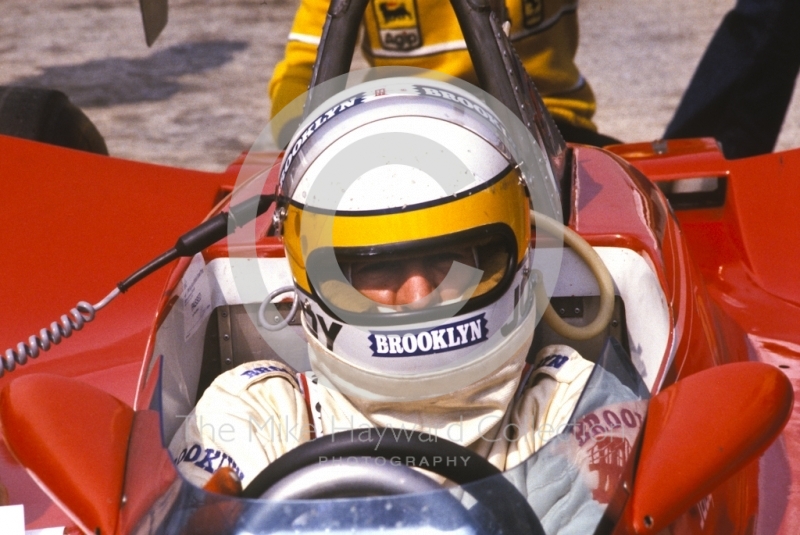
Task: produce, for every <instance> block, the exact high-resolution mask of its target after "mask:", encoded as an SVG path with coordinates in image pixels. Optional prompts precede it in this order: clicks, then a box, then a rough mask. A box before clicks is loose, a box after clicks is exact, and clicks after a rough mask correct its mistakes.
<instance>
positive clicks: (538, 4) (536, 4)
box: [522, 0, 544, 28]
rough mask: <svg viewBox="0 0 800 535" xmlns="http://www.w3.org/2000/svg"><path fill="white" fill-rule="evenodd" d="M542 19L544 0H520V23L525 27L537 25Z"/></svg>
mask: <svg viewBox="0 0 800 535" xmlns="http://www.w3.org/2000/svg"><path fill="white" fill-rule="evenodd" d="M542 20H544V0H522V24H524V25H525V27H526V28H533V27H534V26H538V25H539V24H541V22H542Z"/></svg>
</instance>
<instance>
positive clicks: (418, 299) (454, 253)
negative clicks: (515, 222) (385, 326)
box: [308, 224, 517, 316]
mask: <svg viewBox="0 0 800 535" xmlns="http://www.w3.org/2000/svg"><path fill="white" fill-rule="evenodd" d="M331 252H332V253H333V254H331ZM516 257H517V254H516V240H515V239H514V236H513V233H512V232H511V230H510V229H509V228H508V227H507V226H505V225H499V224H498V225H490V226H489V227H485V228H479V229H472V230H470V231H466V232H462V233H459V234H456V235H450V236H445V237H436V238H430V239H426V240H417V241H414V242H409V243H401V244H391V245H381V246H369V247H349V248H333V249H332V250H331V249H330V248H328V249H326V250H318V251H315V252H313V253H312V254H311V255H309V257H308V266H309V268H311V266H317V267H318V266H319V265H320V264H324V263H325V262H327V263H328V265H330V264H331V263H332V262H335V268H334V266H330V268H329V269H323V270H319V269H315V270H311V269H309V275H310V276H312V275H317V274H318V275H321V276H320V277H319V278H318V279H317V280H312V281H311V282H312V287H313V288H314V289H315V291H316V292H317V294H318V295H319V296H320V297H321V298H322V301H323V302H324V303H325V305H327V306H328V307H329V308H330V309H331V312H333V313H335V314H337V315H341V313H343V312H344V313H349V314H364V315H366V316H369V315H374V314H378V315H391V314H402V315H408V314H411V313H414V312H418V311H426V310H427V311H430V310H435V309H441V308H442V307H447V308H448V309H451V308H452V307H457V308H458V309H464V307H466V306H467V305H468V304H472V303H476V304H477V306H469V308H468V309H465V310H463V312H467V311H468V310H470V309H474V308H477V307H479V306H485V305H486V304H488V303H489V302H490V301H492V300H494V299H495V298H496V297H497V296H499V295H500V294H501V293H502V291H503V290H504V289H505V288H503V286H507V283H508V281H510V279H511V276H512V275H513V268H514V266H515V265H516V261H517V258H516ZM317 272H320V273H317Z"/></svg>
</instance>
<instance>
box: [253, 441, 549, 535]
mask: <svg viewBox="0 0 800 535" xmlns="http://www.w3.org/2000/svg"><path fill="white" fill-rule="evenodd" d="M367 431H371V432H367ZM349 457H373V458H375V457H384V458H388V459H391V458H395V457H399V458H400V459H401V460H402V461H403V462H404V464H406V465H407V466H412V465H413V466H416V467H419V468H424V469H426V470H429V471H431V472H434V473H436V474H438V475H441V476H444V477H446V478H447V479H449V480H451V481H453V482H454V483H456V484H458V485H460V486H463V485H467V488H466V489H465V490H466V491H467V492H468V493H469V494H470V495H472V496H473V498H475V500H476V501H477V502H478V503H480V504H482V505H483V506H484V508H485V509H486V510H487V511H491V513H492V516H493V517H494V518H495V521H496V523H498V524H499V526H500V527H502V532H503V533H508V534H515V535H516V534H521V533H530V534H542V535H544V530H543V528H542V526H541V523H540V522H539V519H538V518H537V516H536V514H535V513H534V512H533V510H532V509H531V507H530V505H529V504H528V501H527V500H526V499H525V497H524V496H523V495H522V494H520V492H519V491H518V490H517V489H516V487H514V485H513V484H511V482H510V481H508V480H507V479H506V478H504V477H503V476H502V472H500V470H498V469H497V468H496V467H495V466H494V465H492V464H491V463H490V462H489V461H487V460H486V459H485V458H483V457H482V456H480V455H478V454H477V453H475V452H473V451H471V450H469V449H467V448H465V447H464V446H461V445H459V444H456V443H454V442H451V441H449V440H446V439H443V438H441V437H437V436H434V435H430V434H427V433H420V432H418V431H410V430H405V429H392V428H373V429H371V430H368V429H358V430H352V431H341V432H339V433H334V434H332V435H326V436H322V437H319V438H317V439H315V440H312V441H310V442H306V443H304V444H301V445H300V446H298V447H297V448H294V449H293V450H291V451H289V452H287V453H286V454H284V455H282V456H281V457H279V458H278V459H277V460H275V461H274V462H273V463H271V464H269V465H268V466H267V467H266V468H264V470H262V471H261V473H260V474H258V475H257V476H256V477H255V478H254V479H253V480H252V481H251V482H250V484H249V485H248V486H247V488H246V489H244V491H243V493H242V497H243V498H250V499H258V498H259V497H260V496H261V495H262V494H264V493H265V492H266V491H267V489H268V488H270V487H271V486H272V485H274V484H275V483H277V482H278V481H280V480H281V479H283V478H284V477H287V476H289V475H290V474H292V473H293V472H295V471H297V470H300V469H302V468H305V467H307V466H311V465H313V464H317V463H320V462H321V461H325V460H328V459H334V458H345V459H346V458H349ZM454 458H455V459H457V460H458V461H459V462H447V461H446V460H447V459H454ZM409 461H410V462H409ZM486 478H492V479H491V484H489V485H484V484H475V485H472V483H476V482H478V481H481V480H484V479H486Z"/></svg>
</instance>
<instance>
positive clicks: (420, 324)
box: [275, 77, 535, 400]
mask: <svg viewBox="0 0 800 535" xmlns="http://www.w3.org/2000/svg"><path fill="white" fill-rule="evenodd" d="M505 135H506V134H505V130H504V128H503V126H502V124H501V123H500V121H499V120H498V118H497V116H496V115H495V114H494V113H493V112H492V111H491V109H490V108H489V107H488V106H487V105H486V104H485V103H484V102H482V101H481V100H480V99H479V98H477V97H476V96H474V95H472V94H470V93H469V92H467V91H465V90H462V89H461V88H459V87H456V86H453V85H451V84H447V83H444V82H440V81H436V80H428V79H420V78H402V77H400V78H389V79H384V80H377V81H372V82H368V83H364V84H360V85H357V86H355V87H352V88H350V89H348V90H346V91H344V92H342V93H339V94H338V95H336V96H335V97H333V98H331V99H329V100H328V101H327V102H325V103H324V104H323V105H322V106H320V107H319V108H317V109H316V110H315V111H313V112H312V113H310V114H309V116H308V118H307V119H306V120H304V121H303V123H302V124H301V125H300V127H299V129H298V131H297V133H296V134H295V135H294V137H293V139H292V141H291V142H290V143H289V145H288V148H287V150H286V153H285V156H284V161H283V164H282V167H281V175H280V184H279V186H278V198H279V205H278V209H277V210H276V215H275V222H276V227H277V228H279V229H280V231H281V233H282V236H283V239H284V246H285V249H286V257H287V259H288V261H289V265H290V268H291V271H292V275H293V278H294V283H295V286H296V290H297V292H298V293H299V299H300V302H301V304H302V310H303V325H304V328H305V330H306V333H307V335H308V338H309V345H310V353H309V354H310V359H311V364H312V367H313V368H314V369H315V371H317V374H318V375H319V376H321V377H323V378H326V379H327V381H328V382H329V383H332V385H333V386H334V387H336V388H338V389H339V390H340V391H342V392H343V393H344V394H346V395H349V396H359V397H369V398H372V399H382V400H403V399H417V400H418V399H424V398H427V397H433V396H437V395H442V394H446V393H448V392H452V391H455V390H457V389H459V388H462V387H464V386H466V385H469V384H472V383H474V382H476V381H479V380H481V379H483V378H485V377H486V376H488V375H490V374H492V373H494V372H495V371H496V370H498V369H499V368H500V367H501V366H502V365H503V364H505V363H506V362H507V361H508V360H509V357H510V356H511V355H518V354H519V352H520V349H521V348H522V346H523V345H526V344H529V343H530V339H531V337H532V333H533V327H534V324H535V319H534V316H535V314H534V313H533V310H534V306H533V305H534V296H533V291H532V288H531V281H530V266H529V263H530V256H531V255H530V215H529V207H530V198H529V194H528V189H527V188H526V185H525V181H524V180H523V179H522V178H521V176H520V172H519V166H518V165H517V164H516V163H515V162H514V161H513V159H512V157H511V156H510V151H508V150H507V148H506V146H505V145H504V142H503V139H504V136H505ZM454 251H455V252H454ZM465 252H467V253H466V255H465ZM420 259H421V260H422V261H423V262H427V263H431V264H436V265H438V266H441V265H445V266H446V267H447V268H449V271H446V273H447V276H446V277H444V280H442V281H441V283H440V284H439V287H438V288H437V290H436V291H435V297H432V298H431V297H429V298H427V299H426V300H424V302H423V300H420V301H419V302H417V303H415V304H412V305H408V304H401V305H397V304H391V303H386V302H376V301H373V300H372V299H370V298H369V297H367V295H365V293H366V292H364V293H362V292H361V291H359V290H357V289H356V288H355V287H354V284H353V283H354V278H357V277H359V276H360V274H361V273H362V272H363V270H364V266H367V267H368V269H386V268H387V266H389V267H390V266H401V265H403V263H404V262H407V261H410V260H412V261H413V260H417V261H419V260H420ZM448 262H449V264H448ZM375 266H379V268H375ZM362 290H363V288H362Z"/></svg>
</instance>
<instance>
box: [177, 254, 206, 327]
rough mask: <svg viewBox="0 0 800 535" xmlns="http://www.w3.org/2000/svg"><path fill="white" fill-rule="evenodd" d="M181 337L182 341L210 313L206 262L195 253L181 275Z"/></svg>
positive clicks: (201, 256)
mask: <svg viewBox="0 0 800 535" xmlns="http://www.w3.org/2000/svg"><path fill="white" fill-rule="evenodd" d="M182 297H183V337H184V341H187V340H189V338H191V336H192V335H193V334H194V333H195V332H196V331H197V329H198V328H200V326H201V325H202V324H203V322H204V320H205V319H206V318H208V316H209V315H211V310H212V306H211V288H210V286H209V284H208V275H206V262H205V260H203V255H201V254H199V253H198V254H196V255H195V256H194V258H192V262H191V263H190V264H189V267H188V269H187V270H186V273H184V275H183V292H182Z"/></svg>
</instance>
